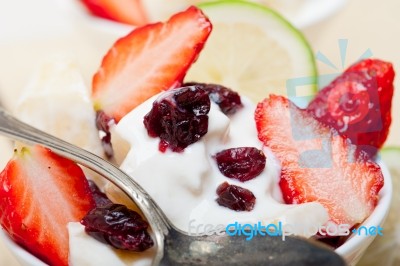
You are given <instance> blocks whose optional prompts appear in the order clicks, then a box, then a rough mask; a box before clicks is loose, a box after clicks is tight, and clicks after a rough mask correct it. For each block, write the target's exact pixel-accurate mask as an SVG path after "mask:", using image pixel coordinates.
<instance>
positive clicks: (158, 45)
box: [92, 7, 212, 122]
mask: <svg viewBox="0 0 400 266" xmlns="http://www.w3.org/2000/svg"><path fill="white" fill-rule="evenodd" d="M211 29H212V26H211V23H210V21H209V20H208V19H207V18H206V17H205V15H204V14H203V13H202V12H201V11H200V10H199V9H198V8H196V7H190V8H188V9H187V10H186V11H183V12H180V13H177V14H175V15H174V16H172V17H171V18H170V19H169V20H168V21H167V22H165V23H155V24H149V25H146V26H143V27H140V28H136V29H135V30H133V31H132V32H131V33H130V34H128V35H127V36H125V37H123V38H121V39H119V40H118V41H117V42H116V43H115V44H114V46H113V47H112V48H111V49H110V50H109V51H108V53H107V54H106V55H105V57H104V58H103V61H102V63H101V67H100V69H99V70H98V72H97V73H96V74H95V75H94V77H93V84H92V98H93V101H94V106H95V109H96V111H100V110H102V111H103V112H104V113H105V114H106V115H107V116H108V117H109V118H110V119H115V121H116V122H118V121H119V120H120V119H121V118H122V117H123V116H124V115H126V114H127V113H128V112H130V111H131V110H132V109H133V108H135V107H136V106H137V105H139V104H141V103H142V102H143V101H145V100H147V99H148V98H150V97H151V96H153V95H155V94H157V93H159V92H161V91H163V90H168V89H170V88H174V87H178V86H179V85H180V84H181V83H182V80H183V78H184V76H185V74H186V72H187V70H188V68H189V67H190V65H191V64H192V63H193V62H194V61H195V60H196V59H197V57H198V54H199V52H200V51H201V49H202V48H203V45H204V43H205V41H206V40H207V38H208V36H209V34H210V32H211Z"/></svg>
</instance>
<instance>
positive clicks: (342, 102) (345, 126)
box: [307, 59, 394, 156]
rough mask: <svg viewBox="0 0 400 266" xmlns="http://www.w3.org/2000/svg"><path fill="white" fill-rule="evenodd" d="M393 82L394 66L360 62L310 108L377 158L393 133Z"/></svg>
mask: <svg viewBox="0 0 400 266" xmlns="http://www.w3.org/2000/svg"><path fill="white" fill-rule="evenodd" d="M393 79H394V70H393V67H392V65H391V64H390V63H387V62H384V61H381V60H377V59H366V60H363V61H360V62H358V63H356V64H354V65H353V66H351V67H349V68H348V69H347V70H346V71H345V72H344V73H343V74H342V75H341V76H339V77H338V78H336V79H335V80H334V81H333V82H332V83H331V84H329V85H328V86H327V87H325V88H324V89H323V90H321V91H320V92H319V93H318V95H317V96H316V98H315V99H314V100H313V101H312V102H311V103H310V105H309V106H308V108H307V109H308V110H309V111H310V112H311V113H312V114H313V115H314V117H315V118H316V119H318V120H319V121H321V122H322V123H324V124H327V125H329V126H331V127H333V128H335V129H336V130H337V131H338V132H339V133H340V134H341V135H343V136H346V137H348V138H349V139H350V140H351V142H352V143H353V144H356V145H358V147H359V149H360V150H361V149H362V150H364V151H367V152H368V154H369V155H370V156H374V155H375V154H376V152H377V151H378V149H380V148H381V147H382V146H383V144H384V142H385V140H386V138H387V136H388V133H389V127H390V124H391V120H392V118H391V106H392V97H393Z"/></svg>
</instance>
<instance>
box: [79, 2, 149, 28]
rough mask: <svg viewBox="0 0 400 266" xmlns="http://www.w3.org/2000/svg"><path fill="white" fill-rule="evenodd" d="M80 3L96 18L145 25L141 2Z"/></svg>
mask: <svg viewBox="0 0 400 266" xmlns="http://www.w3.org/2000/svg"><path fill="white" fill-rule="evenodd" d="M82 3H83V4H84V5H85V6H86V8H87V9H88V10H89V11H90V12H91V13H92V14H93V15H95V16H98V17H102V18H106V19H110V20H114V21H118V22H122V23H127V24H131V25H144V24H146V23H147V16H146V13H145V11H144V8H143V6H142V2H141V0H117V1H115V0H82Z"/></svg>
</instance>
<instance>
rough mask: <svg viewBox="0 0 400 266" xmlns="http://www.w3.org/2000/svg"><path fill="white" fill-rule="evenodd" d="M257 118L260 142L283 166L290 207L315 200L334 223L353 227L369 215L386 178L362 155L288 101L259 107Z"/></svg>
mask: <svg viewBox="0 0 400 266" xmlns="http://www.w3.org/2000/svg"><path fill="white" fill-rule="evenodd" d="M255 120H256V125H257V130H258V137H259V139H260V140H261V141H262V142H263V143H264V144H265V145H266V146H267V147H269V148H270V149H271V150H272V151H273V153H274V154H275V155H276V156H277V158H278V159H279V160H280V162H281V165H282V171H281V178H280V182H279V185H280V187H281V190H282V193H283V198H284V200H285V202H286V203H293V204H298V203H304V202H313V201H317V202H319V203H321V204H322V205H323V206H324V207H325V208H326V210H327V211H328V213H329V216H330V219H331V220H332V221H333V222H335V223H337V224H348V225H350V226H353V225H355V224H358V223H361V222H362V221H364V219H365V218H366V217H367V216H368V215H370V214H371V212H372V211H373V209H374V207H375V206H376V204H377V200H378V192H379V190H380V189H381V188H382V186H383V176H382V173H381V170H380V167H379V166H378V165H377V164H376V163H375V162H373V161H371V160H369V159H368V158H369V157H368V156H366V154H365V153H364V152H360V153H355V152H354V145H352V144H351V143H350V141H349V140H347V139H346V138H344V137H342V136H340V135H338V134H337V133H336V131H335V130H332V129H331V128H329V127H328V126H326V125H324V124H322V123H320V122H319V121H317V120H315V119H314V118H313V117H312V116H311V115H310V114H309V113H308V112H307V111H306V110H301V109H299V108H298V107H296V106H295V105H294V104H293V103H291V102H290V101H289V100H288V99H286V98H284V97H280V96H274V95H271V96H270V98H269V99H266V100H264V101H263V102H261V103H259V104H258V106H257V109H256V112H255Z"/></svg>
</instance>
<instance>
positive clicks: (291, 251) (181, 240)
mask: <svg viewBox="0 0 400 266" xmlns="http://www.w3.org/2000/svg"><path fill="white" fill-rule="evenodd" d="M0 134H1V135H4V136H6V137H9V138H11V139H14V140H18V141H22V142H25V143H27V144H40V145H43V146H45V147H48V148H50V149H52V150H53V151H54V152H56V153H58V154H60V155H61V156H64V157H66V158H69V159H71V160H73V161H75V162H77V163H79V164H81V165H83V166H86V167H88V168H90V169H92V170H93V171H95V172H97V173H98V174H100V175H102V176H104V177H105V178H107V179H108V180H109V181H111V182H112V183H114V184H115V185H116V186H117V187H119V188H120V189H121V190H122V191H123V192H125V193H126V194H127V195H128V196H129V197H130V198H131V199H132V200H133V201H134V202H135V203H136V204H137V205H138V206H139V208H140V209H141V210H142V212H143V214H144V215H145V216H146V218H147V220H148V221H149V223H150V225H151V228H152V230H153V232H154V238H155V242H156V248H157V253H156V256H155V258H154V260H153V265H224V266H225V265H345V263H344V261H343V260H342V258H341V257H340V256H339V255H337V254H336V253H335V252H333V251H331V250H330V249H329V248H326V247H325V246H323V245H322V244H316V243H313V242H311V241H309V240H305V239H301V238H295V237H286V241H282V240H281V238H280V237H272V236H260V235H256V236H254V237H253V239H252V240H251V241H246V237H244V236H228V235H226V234H225V235H217V234H214V235H211V236H209V235H204V236H193V235H188V234H186V233H184V232H182V231H180V230H178V229H177V228H175V227H174V226H173V225H172V223H171V222H170V221H169V219H168V218H167V217H166V216H165V214H164V213H163V211H162V210H161V209H160V208H159V207H158V205H157V204H156V203H155V201H154V200H153V199H152V198H151V197H150V195H149V194H148V193H147V192H146V191H145V190H144V189H143V188H142V187H141V186H140V185H139V184H138V183H136V182H135V181H134V180H133V179H132V178H131V177H130V176H128V175H127V174H125V173H124V172H123V171H121V170H120V169H119V168H118V167H116V166H114V165H112V164H111V163H109V162H107V161H105V160H103V159H101V158H100V157H98V156H96V155H94V154H92V153H90V152H88V151H85V150H83V149H81V148H78V147H76V146H74V145H72V144H70V143H67V142H65V141H63V140H60V139H58V138H56V137H54V136H51V135H49V134H47V133H44V132H43V131H40V130H38V129H36V128H34V127H31V126H29V125H27V124H25V123H23V122H21V121H19V120H17V119H16V118H14V117H12V116H11V115H9V114H8V113H7V112H6V111H4V110H3V109H1V108H0Z"/></svg>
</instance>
